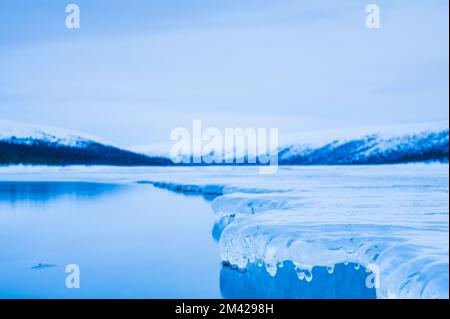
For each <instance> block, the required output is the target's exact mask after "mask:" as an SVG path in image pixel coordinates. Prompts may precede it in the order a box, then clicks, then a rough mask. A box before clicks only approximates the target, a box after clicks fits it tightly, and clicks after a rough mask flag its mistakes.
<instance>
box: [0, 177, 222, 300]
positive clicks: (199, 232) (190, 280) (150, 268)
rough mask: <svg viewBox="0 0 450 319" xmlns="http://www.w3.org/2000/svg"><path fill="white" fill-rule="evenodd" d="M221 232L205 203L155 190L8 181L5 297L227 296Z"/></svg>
mask: <svg viewBox="0 0 450 319" xmlns="http://www.w3.org/2000/svg"><path fill="white" fill-rule="evenodd" d="M213 225H214V216H213V214H211V211H210V207H209V205H208V204H207V203H206V202H205V201H204V200H203V199H201V198H200V197H183V196H181V195H177V194H173V193H170V192H167V191H164V190H159V189H156V188H154V187H152V186H150V185H138V184H126V185H125V184H106V183H80V182H11V183H9V182H1V183H0V251H1V255H0V296H1V297H63V298H67V297H102V298H109V297H114V298H115V297H125V298H127V297H130V298H136V297H143V298H147V297H148V298H169V297H170V298H181V297H190V298H205V297H208V298H219V297H220V288H219V276H220V268H221V261H220V258H219V254H218V248H217V243H216V242H215V241H214V239H213V237H212V235H211V229H212V228H213ZM39 264H42V265H49V266H48V267H36V268H35V269H33V268H32V267H33V266H36V265H39ZM68 264H77V265H79V267H80V289H67V288H66V286H65V278H66V276H67V274H66V273H65V266H66V265H68Z"/></svg>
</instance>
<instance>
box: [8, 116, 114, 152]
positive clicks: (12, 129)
mask: <svg viewBox="0 0 450 319" xmlns="http://www.w3.org/2000/svg"><path fill="white" fill-rule="evenodd" d="M36 140H38V141H43V142H46V143H50V144H58V145H63V146H72V147H83V146H85V145H86V144H89V143H92V142H95V143H100V144H105V145H110V146H112V144H111V143H110V142H108V141H106V140H103V139H101V138H98V137H94V136H90V135H88V134H85V133H81V132H77V131H74V130H67V129H63V128H57V127H46V126H40V125H33V124H23V123H17V122H13V121H8V120H3V119H0V141H14V142H15V143H24V144H29V143H33V141H36Z"/></svg>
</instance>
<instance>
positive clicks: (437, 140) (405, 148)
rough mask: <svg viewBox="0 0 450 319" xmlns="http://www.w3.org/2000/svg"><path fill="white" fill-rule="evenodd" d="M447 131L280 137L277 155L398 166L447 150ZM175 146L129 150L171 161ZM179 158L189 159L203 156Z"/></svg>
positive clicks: (440, 126) (428, 127) (423, 126)
mask: <svg viewBox="0 0 450 319" xmlns="http://www.w3.org/2000/svg"><path fill="white" fill-rule="evenodd" d="M448 128H449V124H448V122H433V123H420V124H408V125H406V124H405V125H393V126H386V127H381V128H380V127H362V128H349V129H339V130H322V131H312V132H300V133H295V134H280V136H279V145H280V146H279V148H278V150H275V153H276V152H278V154H279V162H280V163H288V164H292V162H293V163H296V161H300V162H299V163H301V164H304V163H305V161H306V164H339V163H345V164H351V163H353V162H356V163H365V164H369V163H372V162H377V163H378V161H381V162H397V161H398V159H400V160H399V161H400V162H401V161H402V160H401V158H402V156H403V157H419V158H420V156H421V155H422V154H426V153H433V152H434V151H436V150H439V151H442V149H443V148H448V147H446V146H448V137H449V134H448ZM173 145H174V143H170V142H165V143H159V144H154V145H141V146H135V147H129V148H128V149H129V150H131V151H134V152H138V153H142V154H145V155H153V156H165V157H169V156H170V149H171V147H172V146H173ZM341 146H346V149H345V152H342V154H341V153H339V151H340V150H339V147H341ZM244 152H245V150H244ZM235 153H236V150H234V151H231V152H229V153H227V154H225V155H224V159H227V158H232V157H233V156H235V158H240V157H245V156H246V153H244V154H235ZM447 153H448V152H447ZM203 155H209V154H203ZM180 156H184V157H186V158H189V157H190V156H200V154H180ZM302 157H303V158H302ZM213 158H214V156H213ZM299 158H300V159H299ZM304 158H306V159H304ZM419 160H420V159H419ZM424 160H426V159H424ZM328 161H329V162H328Z"/></svg>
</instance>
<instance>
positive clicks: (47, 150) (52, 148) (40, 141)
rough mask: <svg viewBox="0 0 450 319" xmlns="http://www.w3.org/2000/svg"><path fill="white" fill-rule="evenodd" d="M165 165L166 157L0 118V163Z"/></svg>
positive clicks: (81, 134) (85, 136) (94, 138)
mask: <svg viewBox="0 0 450 319" xmlns="http://www.w3.org/2000/svg"><path fill="white" fill-rule="evenodd" d="M1 164H36V165H37V164H42V165H73V164H80V165H168V164H171V162H170V160H169V159H166V158H162V157H157V156H153V157H151V156H146V155H142V154H136V153H133V152H131V151H128V150H123V149H121V148H118V147H116V146H114V145H112V144H111V143H109V142H107V141H105V140H102V139H99V138H96V137H92V136H89V135H86V134H84V133H80V132H77V131H71V130H66V129H61V128H54V127H43V126H36V125H28V124H22V123H16V122H12V121H6V120H1V119H0V165H1Z"/></svg>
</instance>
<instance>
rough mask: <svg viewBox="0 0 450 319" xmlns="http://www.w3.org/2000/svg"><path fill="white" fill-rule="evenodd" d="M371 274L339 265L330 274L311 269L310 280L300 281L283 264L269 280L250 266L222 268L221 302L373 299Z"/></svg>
mask: <svg viewBox="0 0 450 319" xmlns="http://www.w3.org/2000/svg"><path fill="white" fill-rule="evenodd" d="M369 275H370V273H368V272H366V270H365V269H364V268H363V267H359V269H355V267H354V266H353V265H352V264H348V265H344V264H338V265H336V266H335V268H334V272H333V273H332V274H330V273H328V271H327V269H326V267H314V268H313V280H312V281H311V282H307V281H306V280H299V279H298V278H297V273H296V271H295V269H294V265H293V264H292V263H291V262H285V263H284V264H283V267H282V268H279V269H278V272H277V274H276V276H275V277H271V276H270V275H269V274H268V273H267V272H266V270H265V269H264V268H262V267H258V266H257V265H255V264H250V266H249V267H248V269H247V270H246V271H243V272H242V271H239V270H237V269H233V268H231V267H229V266H224V267H222V269H221V272H220V291H221V294H222V297H223V298H275V299H276V298H296V299H314V298H320V299H324V298H357V299H358V298H359V299H372V298H376V292H375V289H373V288H372V289H369V288H367V287H366V278H368V276H369Z"/></svg>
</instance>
